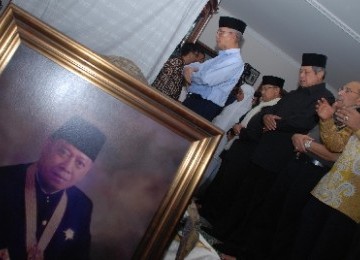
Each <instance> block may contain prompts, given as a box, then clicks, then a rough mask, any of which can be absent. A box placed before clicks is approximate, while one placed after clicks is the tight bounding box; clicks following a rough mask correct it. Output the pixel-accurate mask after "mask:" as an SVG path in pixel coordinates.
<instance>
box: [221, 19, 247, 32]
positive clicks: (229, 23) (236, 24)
mask: <svg viewBox="0 0 360 260" xmlns="http://www.w3.org/2000/svg"><path fill="white" fill-rule="evenodd" d="M219 27H228V28H231V29H234V30H237V31H239V32H241V33H242V34H243V33H244V31H245V28H246V23H244V22H243V21H241V20H239V19H236V18H233V17H228V16H221V17H220V20H219Z"/></svg>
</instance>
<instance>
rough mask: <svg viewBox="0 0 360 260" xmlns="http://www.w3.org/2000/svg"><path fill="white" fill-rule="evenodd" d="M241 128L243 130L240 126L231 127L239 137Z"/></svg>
mask: <svg viewBox="0 0 360 260" xmlns="http://www.w3.org/2000/svg"><path fill="white" fill-rule="evenodd" d="M241 128H243V126H242V125H241V124H235V125H234V126H233V128H232V129H233V132H234V134H235V135H239V134H240V131H241Z"/></svg>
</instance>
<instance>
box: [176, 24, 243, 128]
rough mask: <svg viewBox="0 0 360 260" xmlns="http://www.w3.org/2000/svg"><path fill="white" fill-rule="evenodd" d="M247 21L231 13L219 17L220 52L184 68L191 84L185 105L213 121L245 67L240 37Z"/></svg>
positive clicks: (186, 78) (187, 79) (218, 36)
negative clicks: (231, 15)
mask: <svg viewBox="0 0 360 260" xmlns="http://www.w3.org/2000/svg"><path fill="white" fill-rule="evenodd" d="M245 28H246V24H245V23H244V22H243V21H241V20H238V19H235V18H232V17H220V20H219V29H218V30H217V33H216V44H217V48H218V49H219V50H220V51H219V55H218V56H216V57H215V58H212V59H209V60H207V61H205V62H204V63H199V62H195V63H191V64H189V65H187V66H185V68H184V77H185V80H186V81H187V82H188V83H189V84H190V86H189V88H188V91H189V94H188V96H187V98H186V99H185V100H184V102H183V104H184V106H186V107H188V108H189V109H191V110H193V111H194V112H196V113H198V114H199V115H201V116H203V117H205V118H206V119H208V120H209V121H212V119H213V118H214V117H216V116H217V115H218V114H219V113H220V112H221V110H222V109H223V107H224V105H225V102H226V100H227V98H228V96H229V94H230V92H231V90H232V89H233V88H234V86H235V85H236V83H237V82H238V81H239V78H240V76H241V74H242V73H243V70H244V62H243V59H242V57H241V54H240V41H241V39H242V35H243V33H244V31H245Z"/></svg>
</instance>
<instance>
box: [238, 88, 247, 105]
mask: <svg viewBox="0 0 360 260" xmlns="http://www.w3.org/2000/svg"><path fill="white" fill-rule="evenodd" d="M244 97H245V95H244V91H243V90H242V89H241V88H239V90H238V91H237V92H236V100H237V102H240V101H242V100H243V99H244Z"/></svg>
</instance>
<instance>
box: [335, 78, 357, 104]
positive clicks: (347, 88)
mask: <svg viewBox="0 0 360 260" xmlns="http://www.w3.org/2000/svg"><path fill="white" fill-rule="evenodd" d="M338 95H339V97H338V100H337V106H339V107H343V106H346V107H351V106H359V105H360V82H355V81H353V82H350V83H348V84H346V85H344V86H343V87H341V88H340V89H339V92H338Z"/></svg>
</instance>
